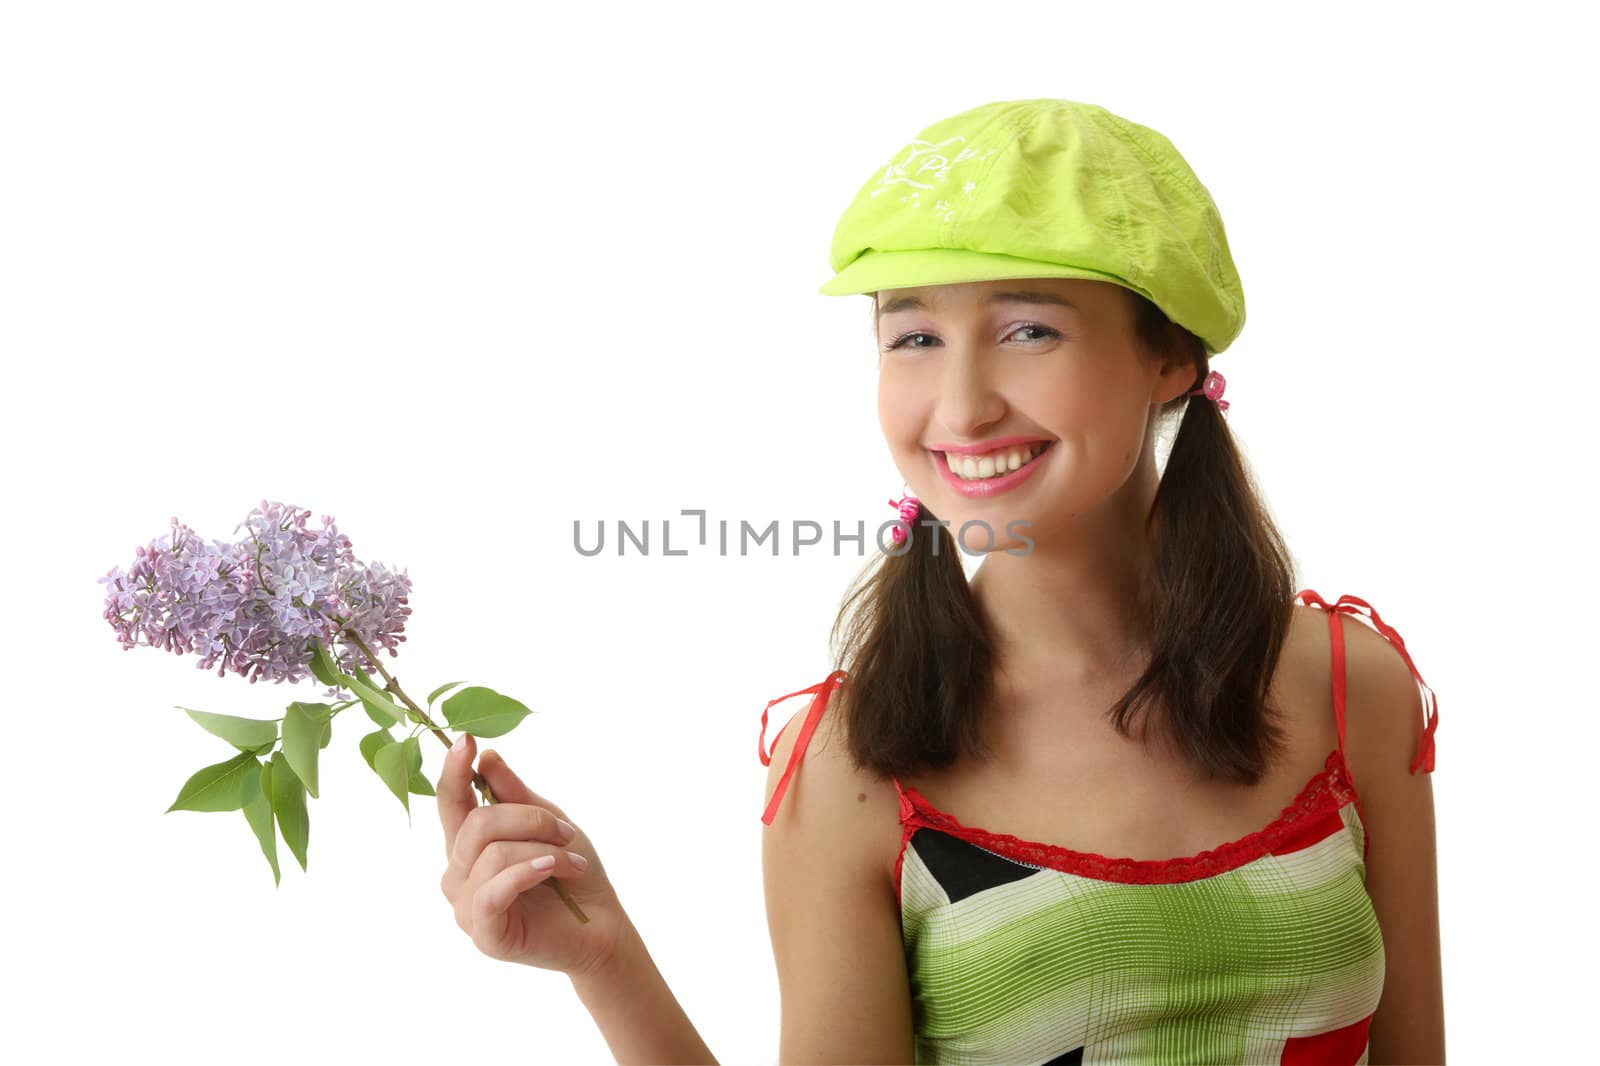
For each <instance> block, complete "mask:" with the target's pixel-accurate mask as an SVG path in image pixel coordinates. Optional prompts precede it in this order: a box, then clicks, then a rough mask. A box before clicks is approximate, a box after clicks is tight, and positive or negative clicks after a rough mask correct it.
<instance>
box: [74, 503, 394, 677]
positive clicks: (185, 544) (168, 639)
mask: <svg viewBox="0 0 1600 1066" xmlns="http://www.w3.org/2000/svg"><path fill="white" fill-rule="evenodd" d="M310 517H311V512H310V511H302V510H300V509H298V508H294V507H289V506H287V505H285V504H281V503H272V502H269V501H266V500H263V501H261V505H260V506H259V507H257V508H256V509H255V510H253V511H251V512H250V514H249V515H248V516H247V517H246V518H245V520H244V521H243V522H241V523H239V525H238V526H235V527H234V531H235V532H238V530H239V529H245V530H246V533H245V536H244V537H242V538H241V539H240V540H238V541H236V542H235V543H232V544H228V543H224V542H223V541H220V540H211V541H206V540H203V539H202V538H201V537H200V536H199V535H197V534H196V533H195V532H194V530H192V529H190V528H189V527H188V526H186V525H183V524H182V523H180V522H179V521H178V520H177V518H173V519H172V528H171V531H170V532H169V533H167V534H164V535H163V536H161V537H158V538H156V539H155V540H153V541H151V542H150V544H149V545H147V546H144V547H140V548H138V549H136V555H135V558H134V561H133V565H132V566H131V567H130V568H129V569H128V570H126V571H124V570H123V569H122V568H121V567H116V566H114V567H112V568H111V569H110V570H109V571H108V572H107V573H106V575H105V576H104V577H102V578H100V582H101V583H102V584H104V585H105V586H106V603H105V618H106V621H108V622H109V623H110V624H111V628H112V629H113V630H115V631H116V634H117V639H118V640H119V641H120V642H121V643H122V646H123V647H124V648H125V649H129V648H133V647H134V646H135V645H137V644H138V643H139V642H140V638H141V637H142V638H143V639H144V643H145V644H147V645H149V646H150V647H157V648H165V649H166V650H168V651H171V652H173V653H174V654H179V655H181V654H184V653H191V654H194V655H198V656H199V657H200V661H199V662H198V664H197V665H198V666H199V667H200V668H201V669H210V668H211V667H212V666H216V667H217V675H218V676H219V677H220V676H222V675H223V674H225V673H227V672H228V671H230V670H231V671H233V672H234V673H237V674H239V675H240V676H242V677H247V678H249V679H250V681H251V682H252V683H253V682H255V681H258V680H260V679H262V678H266V679H267V680H269V681H275V682H280V683H281V682H284V681H291V682H292V681H299V680H302V679H304V678H306V677H308V676H310V673H311V670H310V663H311V653H312V651H313V648H314V642H315V641H318V640H320V641H322V643H323V644H325V645H326V646H327V647H328V648H329V650H330V652H331V653H332V654H333V655H334V656H335V657H336V659H337V660H338V663H339V666H340V668H341V669H342V670H344V671H345V672H346V673H353V672H354V669H355V668H356V667H358V666H359V667H361V668H362V669H364V670H368V671H374V670H376V668H377V664H376V663H373V662H371V661H369V659H368V658H367V656H366V655H364V654H363V653H362V652H361V650H360V648H359V647H357V646H356V645H355V644H354V642H353V641H348V638H347V637H346V636H345V631H346V630H351V631H353V632H354V633H355V634H356V635H357V636H359V637H360V639H361V640H362V641H364V642H365V643H366V645H367V647H369V648H371V649H372V650H373V653H374V654H376V653H377V650H378V649H379V648H387V649H388V650H389V654H390V655H395V654H397V648H398V645H399V643H400V642H401V641H403V640H405V639H406V638H405V636H404V634H403V633H402V632H401V631H402V630H403V629H404V628H405V620H406V617H407V616H408V615H410V613H411V608H410V607H408V606H406V600H407V597H408V596H409V595H410V592H411V579H410V578H409V577H407V576H406V573H405V571H403V570H402V571H400V572H399V573H396V572H394V571H392V570H390V569H389V568H388V567H386V566H384V565H383V564H381V563H377V564H373V565H371V566H369V565H367V564H366V563H363V562H361V561H359V560H357V559H356V558H355V555H354V553H353V552H352V551H351V547H350V538H349V537H346V536H344V535H343V534H341V533H339V532H338V530H337V528H336V527H335V526H334V522H333V518H332V517H331V516H329V515H323V516H322V528H321V529H311V528H309V527H308V526H307V525H306V520H307V519H309V518H310ZM338 694H339V693H338V691H337V690H330V691H329V692H328V695H330V696H337V695H338Z"/></svg>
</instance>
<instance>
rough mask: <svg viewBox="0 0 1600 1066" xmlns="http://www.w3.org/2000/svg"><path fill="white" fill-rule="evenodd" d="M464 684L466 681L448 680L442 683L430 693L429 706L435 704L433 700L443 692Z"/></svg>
mask: <svg viewBox="0 0 1600 1066" xmlns="http://www.w3.org/2000/svg"><path fill="white" fill-rule="evenodd" d="M464 684H466V682H465V681H446V682H445V683H444V684H442V685H440V686H439V687H438V688H436V689H434V690H433V691H432V692H430V693H428V706H429V707H432V706H433V701H434V700H436V699H438V698H439V696H440V694H441V693H443V692H445V691H446V690H448V689H452V688H455V687H456V686H457V685H464Z"/></svg>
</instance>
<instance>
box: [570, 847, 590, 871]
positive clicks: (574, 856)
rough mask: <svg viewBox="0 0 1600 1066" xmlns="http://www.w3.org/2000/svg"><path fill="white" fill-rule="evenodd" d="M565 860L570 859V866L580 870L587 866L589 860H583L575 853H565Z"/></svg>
mask: <svg viewBox="0 0 1600 1066" xmlns="http://www.w3.org/2000/svg"><path fill="white" fill-rule="evenodd" d="M567 858H569V859H571V860H572V865H574V866H576V867H577V868H578V869H580V870H581V869H583V868H584V867H585V866H588V865H589V860H588V859H586V858H584V857H583V856H582V855H579V854H578V853H577V852H575V851H569V852H567Z"/></svg>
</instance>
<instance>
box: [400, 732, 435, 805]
mask: <svg viewBox="0 0 1600 1066" xmlns="http://www.w3.org/2000/svg"><path fill="white" fill-rule="evenodd" d="M406 767H407V769H409V770H410V773H411V776H410V778H409V779H408V780H407V781H406V788H407V789H409V790H410V791H412V792H415V793H416V794H417V795H419V796H431V795H433V782H431V781H429V780H428V779H427V778H426V777H423V776H422V738H421V737H406Z"/></svg>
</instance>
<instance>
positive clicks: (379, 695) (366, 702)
mask: <svg viewBox="0 0 1600 1066" xmlns="http://www.w3.org/2000/svg"><path fill="white" fill-rule="evenodd" d="M356 673H357V674H359V675H360V676H359V677H352V678H349V679H348V680H349V682H350V686H349V687H350V691H352V692H354V693H355V694H356V695H357V696H358V697H360V699H361V705H362V706H363V707H365V708H366V709H367V717H369V718H371V719H372V720H373V721H374V722H377V723H378V724H379V725H382V726H390V725H395V724H396V723H399V722H403V721H405V717H406V712H405V711H404V710H403V709H402V708H400V707H399V706H397V705H396V704H395V702H394V701H393V700H391V699H390V698H389V697H388V695H387V694H386V693H385V692H384V691H383V690H382V689H380V688H378V686H377V685H375V684H373V683H372V678H371V677H369V676H367V674H366V673H365V672H363V671H362V670H361V668H360V667H357V668H356Z"/></svg>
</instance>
